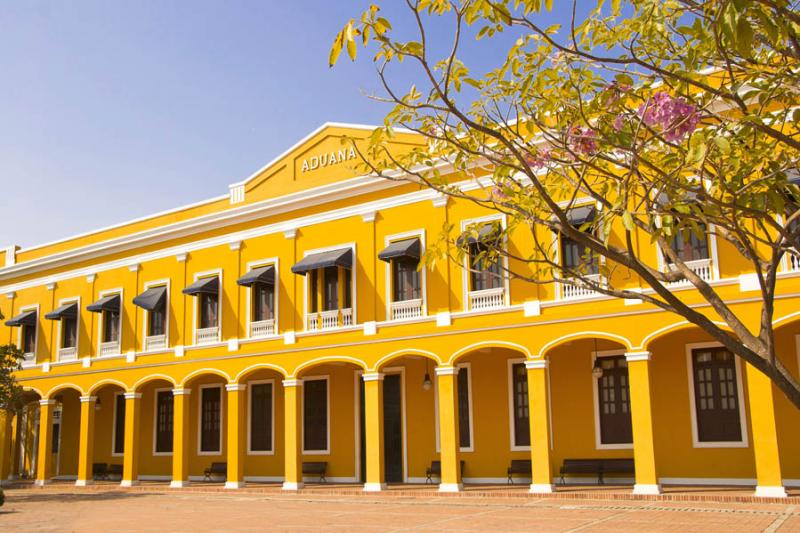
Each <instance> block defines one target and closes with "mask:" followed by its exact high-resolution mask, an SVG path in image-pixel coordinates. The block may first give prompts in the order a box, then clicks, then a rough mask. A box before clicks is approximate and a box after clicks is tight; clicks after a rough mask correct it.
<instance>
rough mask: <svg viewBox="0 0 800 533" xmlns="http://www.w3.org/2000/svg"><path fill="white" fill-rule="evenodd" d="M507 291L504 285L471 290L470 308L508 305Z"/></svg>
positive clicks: (477, 309)
mask: <svg viewBox="0 0 800 533" xmlns="http://www.w3.org/2000/svg"><path fill="white" fill-rule="evenodd" d="M505 295H506V291H505V289H504V288H503V287H497V288H495V289H484V290H482V291H470V293H469V308H470V310H471V311H480V310H482V309H495V308H498V307H503V306H504V305H506V296H505Z"/></svg>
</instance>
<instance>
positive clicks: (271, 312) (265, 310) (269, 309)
mask: <svg viewBox="0 0 800 533" xmlns="http://www.w3.org/2000/svg"><path fill="white" fill-rule="evenodd" d="M272 318H275V290H274V287H273V286H272V285H267V284H266V283H254V284H253V322H260V321H262V320H270V319H272Z"/></svg>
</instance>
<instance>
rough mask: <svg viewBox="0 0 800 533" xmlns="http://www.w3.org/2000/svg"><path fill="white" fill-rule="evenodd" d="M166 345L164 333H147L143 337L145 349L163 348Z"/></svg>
mask: <svg viewBox="0 0 800 533" xmlns="http://www.w3.org/2000/svg"><path fill="white" fill-rule="evenodd" d="M166 347H167V336H166V335H148V336H147V337H145V339H144V349H145V351H148V352H150V351H153V350H163V349H165V348H166Z"/></svg>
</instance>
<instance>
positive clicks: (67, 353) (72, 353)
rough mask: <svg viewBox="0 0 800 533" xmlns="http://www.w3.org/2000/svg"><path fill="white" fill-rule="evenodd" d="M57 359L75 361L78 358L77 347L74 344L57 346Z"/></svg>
mask: <svg viewBox="0 0 800 533" xmlns="http://www.w3.org/2000/svg"><path fill="white" fill-rule="evenodd" d="M58 360H59V361H77V360H78V348H77V347H76V346H70V347H69V348H59V349H58Z"/></svg>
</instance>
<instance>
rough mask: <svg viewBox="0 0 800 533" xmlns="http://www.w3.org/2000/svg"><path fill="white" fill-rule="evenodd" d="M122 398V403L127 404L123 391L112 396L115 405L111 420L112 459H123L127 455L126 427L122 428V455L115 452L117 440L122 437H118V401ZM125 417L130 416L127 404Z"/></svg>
mask: <svg viewBox="0 0 800 533" xmlns="http://www.w3.org/2000/svg"><path fill="white" fill-rule="evenodd" d="M120 396H122V401H123V402H127V400H126V399H125V393H124V392H122V391H119V392H115V393H114V394H113V396H112V398H113V401H112V403H113V404H114V405H112V406H111V408H112V410H113V414H112V419H111V457H123V456H124V455H125V427H124V426H123V428H122V435H121V437H122V453H116V452H115V451H114V450H115V449H116V448H117V440H118V439H119V438H120V435H117V401H118V399H119V397H120ZM125 416H128V404H127V403H126V404H125Z"/></svg>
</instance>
